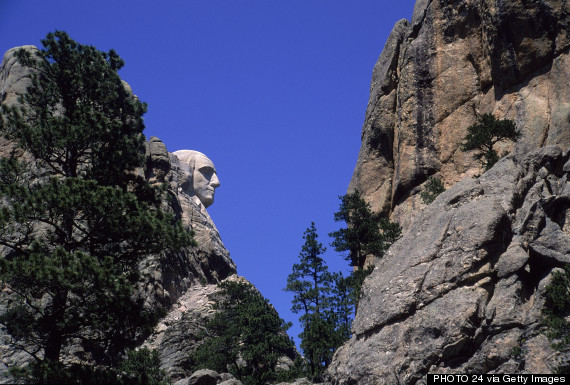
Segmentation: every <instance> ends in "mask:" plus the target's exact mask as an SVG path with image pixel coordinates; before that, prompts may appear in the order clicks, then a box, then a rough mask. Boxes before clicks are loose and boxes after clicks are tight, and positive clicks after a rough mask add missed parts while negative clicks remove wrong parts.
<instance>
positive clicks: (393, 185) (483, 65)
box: [349, 0, 570, 228]
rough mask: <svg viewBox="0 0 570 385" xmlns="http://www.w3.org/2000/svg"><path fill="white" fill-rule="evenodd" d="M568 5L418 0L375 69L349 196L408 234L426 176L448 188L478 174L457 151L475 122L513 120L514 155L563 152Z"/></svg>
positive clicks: (568, 103) (568, 140) (568, 112)
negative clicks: (481, 117)
mask: <svg viewBox="0 0 570 385" xmlns="http://www.w3.org/2000/svg"><path fill="white" fill-rule="evenodd" d="M568 11H569V9H568V2H567V1H566V0H549V1H546V0H535V1H515V0H500V1H490V0H484V1H479V0H461V1H460V0H454V1H447V0H445V1H444V0H418V1H417V2H416V6H415V9H414V13H413V17H412V21H411V22H408V21H407V20H401V21H399V22H398V23H396V25H395V27H394V29H393V31H392V33H391V35H390V37H389V38H388V41H387V42H386V45H385V47H384V50H383V51H382V54H381V55H380V57H379V59H378V62H377V63H376V65H375V67H374V70H373V74H372V82H371V87H370V100H369V103H368V108H367V110H366V116H365V120H364V125H363V129H362V147H361V149H360V154H359V156H358V161H357V164H356V167H355V170H354V174H353V176H352V179H351V182H350V185H349V191H351V190H354V189H358V190H359V191H360V192H361V193H362V195H363V196H364V197H365V199H366V200H367V201H368V202H370V203H371V205H372V208H373V210H375V211H377V212H378V211H383V212H385V213H390V214H391V216H392V219H394V220H396V221H398V222H399V223H400V224H401V225H402V226H403V227H404V228H407V227H408V226H409V225H410V224H411V222H412V220H413V218H414V216H415V215H416V214H415V213H416V212H417V211H418V210H419V209H420V208H422V207H423V205H422V203H421V201H420V200H419V199H418V195H417V193H418V192H419V191H420V190H421V186H422V184H423V183H424V182H425V181H426V180H427V178H428V177H429V176H431V175H439V176H440V177H442V179H443V181H444V183H445V185H446V186H447V187H448V186H451V185H453V184H454V183H456V182H458V181H460V180H461V179H463V178H464V177H466V176H473V175H475V174H477V173H478V172H479V171H480V170H479V167H480V165H479V164H478V162H477V161H476V160H474V159H473V157H472V154H470V153H464V152H462V151H460V150H459V148H458V147H459V142H460V141H461V139H462V138H463V137H464V136H465V134H466V129H467V127H468V126H470V125H471V124H473V123H475V121H476V117H477V115H478V114H484V113H493V114H494V115H495V116H497V117H498V118H500V119H505V118H506V119H511V120H514V121H515V122H516V125H517V128H518V129H520V130H521V131H522V138H521V139H520V140H519V141H518V143H517V144H516V146H513V145H512V144H508V143H505V144H500V145H499V147H500V148H499V153H502V152H503V151H510V152H513V151H514V152H515V153H517V154H523V153H527V152H528V151H530V150H532V149H534V148H537V147H541V146H544V145H562V146H563V147H566V146H568V145H570V129H569V126H570V94H569V89H570V87H569V83H568V79H569V78H570V73H569V72H570V59H569V55H568V50H569V47H570V37H569V36H568V31H570V27H569V25H568V23H569V20H570V18H569V17H568Z"/></svg>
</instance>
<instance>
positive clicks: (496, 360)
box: [328, 146, 570, 385]
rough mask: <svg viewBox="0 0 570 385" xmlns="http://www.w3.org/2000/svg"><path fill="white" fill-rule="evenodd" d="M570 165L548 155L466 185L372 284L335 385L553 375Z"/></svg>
mask: <svg viewBox="0 0 570 385" xmlns="http://www.w3.org/2000/svg"><path fill="white" fill-rule="evenodd" d="M569 173H570V156H569V154H568V152H563V151H562V150H561V149H560V148H559V147H555V146H547V147H544V148H541V149H537V150H534V151H532V152H531V153H530V154H528V155H527V156H520V157H519V156H518V155H510V156H508V157H506V158H503V159H502V160H501V161H500V162H499V163H497V164H496V165H495V166H494V167H493V168H492V169H491V170H490V171H488V172H486V173H484V174H483V175H482V176H481V177H480V178H478V179H472V178H465V179H464V180H462V181H460V182H459V183H457V184H455V185H454V186H453V187H451V188H450V189H449V190H447V191H445V192H444V193H442V194H441V195H440V196H439V197H438V198H437V199H436V200H435V202H434V203H432V204H431V205H429V206H428V207H427V208H426V209H425V210H424V211H423V212H422V213H421V214H419V215H418V217H417V218H416V220H415V221H414V222H413V224H412V225H411V226H410V227H409V230H408V231H407V233H406V234H405V235H404V236H403V237H402V238H401V239H400V240H399V241H398V242H396V243H395V244H394V245H393V246H392V247H391V248H390V249H389V251H388V253H387V254H386V255H385V256H384V258H382V259H381V260H380V261H377V263H376V268H375V270H374V272H373V273H372V275H371V276H370V277H369V278H368V279H367V280H366V281H365V283H364V286H363V296H362V299H361V302H360V305H359V310H358V314H357V317H356V319H355V321H354V323H353V332H354V335H353V337H352V338H351V340H350V341H349V342H348V343H347V344H346V345H344V346H343V347H342V348H340V349H339V350H338V351H337V353H336V354H335V358H334V360H333V364H332V365H331V366H330V368H329V372H328V376H329V378H328V380H329V383H332V384H359V385H363V384H370V385H372V384H374V385H377V384H392V383H394V384H395V383H399V384H415V383H422V380H424V381H425V374H427V373H428V372H429V373H445V374H450V373H524V372H526V373H550V372H551V371H552V370H553V369H554V368H555V367H556V366H557V365H559V364H560V363H561V362H562V361H568V360H570V356H560V354H559V353H558V352H557V351H555V350H553V349H552V348H551V342H550V341H549V340H548V339H547V338H546V336H545V335H544V334H543V333H541V317H542V313H541V311H542V308H543V305H544V290H545V286H546V285H547V284H548V282H549V280H550V278H551V273H552V271H553V269H556V268H558V267H562V266H563V265H564V264H565V263H568V262H570V210H569V208H570V182H569V180H568V179H569V176H570V175H569Z"/></svg>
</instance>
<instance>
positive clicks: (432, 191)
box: [420, 176, 445, 205]
mask: <svg viewBox="0 0 570 385" xmlns="http://www.w3.org/2000/svg"><path fill="white" fill-rule="evenodd" d="M444 191H445V186H444V185H443V182H442V181H441V179H440V178H438V177H435V176H430V177H429V178H428V180H427V182H426V184H425V187H424V190H423V191H422V192H420V198H422V201H423V202H424V203H425V204H426V205H429V204H430V203H432V202H433V201H434V200H435V198H437V196H438V195H439V194H441V193H442V192H444Z"/></svg>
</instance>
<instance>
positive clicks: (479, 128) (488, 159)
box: [460, 114, 521, 171]
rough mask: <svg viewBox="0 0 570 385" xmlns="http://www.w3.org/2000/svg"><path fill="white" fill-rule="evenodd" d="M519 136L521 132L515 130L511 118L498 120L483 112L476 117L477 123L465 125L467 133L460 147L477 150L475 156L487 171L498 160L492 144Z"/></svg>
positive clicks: (515, 138) (465, 149)
mask: <svg viewBox="0 0 570 385" xmlns="http://www.w3.org/2000/svg"><path fill="white" fill-rule="evenodd" d="M520 136H521V133H520V131H517V128H516V126H515V122H513V121H512V120H508V119H505V120H498V119H497V118H495V117H494V116H493V115H491V114H483V115H481V116H480V117H479V118H478V119H477V123H475V124H473V125H471V126H469V127H467V135H465V138H463V142H462V143H461V144H460V148H461V150H463V151H471V150H477V152H476V153H475V158H476V159H478V160H479V161H480V162H481V163H482V164H483V168H484V170H485V171H487V170H489V169H490V168H491V167H493V165H494V164H495V163H497V162H498V160H499V155H498V154H497V152H496V151H495V150H494V149H493V146H494V145H495V144H496V143H498V142H500V141H502V140H513V141H516V140H517V139H518V138H519V137H520Z"/></svg>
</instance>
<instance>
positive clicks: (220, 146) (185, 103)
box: [0, 0, 415, 337]
mask: <svg viewBox="0 0 570 385" xmlns="http://www.w3.org/2000/svg"><path fill="white" fill-rule="evenodd" d="M414 3H415V0H376V1H373V0H362V1H359V0H356V1H350V2H349V1H346V0H345V1H338V0H287V1H285V0H281V1H277V0H258V1H253V0H243V1H240V0H224V1H222V0H202V1H193V0H164V1H162V2H157V1H149V0H137V1H131V0H113V1H109V0H97V1H88V0H50V1H46V0H0V51H2V52H4V51H6V50H8V49H9V48H12V47H14V46H19V45H24V44H33V45H37V46H39V45H40V39H42V38H44V37H45V35H46V34H47V33H48V32H51V31H54V30H56V29H59V30H64V31H66V32H68V33H69V34H70V36H71V37H72V38H73V39H75V40H76V41H78V42H80V43H82V44H90V45H94V46H96V47H97V48H99V49H100V50H103V51H107V50H109V49H111V48H114V49H115V50H116V51H117V52H118V54H119V55H120V56H121V57H122V58H123V59H124V60H125V62H126V65H125V67H124V68H123V69H122V70H121V71H120V75H121V76H122V78H123V79H124V80H126V81H127V82H128V83H129V84H130V85H131V87H132V88H133V90H134V92H135V94H137V95H138V96H139V98H140V99H141V100H143V101H145V102H147V103H148V105H149V110H148V113H147V114H146V115H145V124H146V131H145V133H146V135H147V137H150V136H157V137H159V138H160V139H162V140H163V141H164V143H165V144H166V146H167V148H168V150H169V151H171V152H173V151H176V150H181V149H191V150H198V151H201V152H203V153H205V154H206V155H208V156H209V157H210V159H212V160H213V162H214V164H215V165H216V168H217V170H218V175H219V178H220V181H221V187H220V188H219V189H218V190H217V191H216V201H215V203H214V205H213V206H211V207H210V208H209V212H210V215H211V216H212V218H213V220H214V222H215V223H216V226H217V227H218V230H219V231H220V233H221V236H222V240H223V241H224V243H225V245H226V247H227V248H228V250H229V251H230V253H231V256H232V258H233V260H234V261H235V262H236V264H237V267H238V273H239V274H240V275H242V276H245V277H246V278H247V279H248V280H250V281H251V282H252V283H254V284H255V285H256V286H257V288H258V289H259V290H260V291H261V292H262V293H263V295H264V296H265V297H267V298H268V299H269V300H270V301H271V303H272V304H273V305H274V306H275V307H276V308H277V310H278V311H279V313H280V315H281V316H282V317H283V318H284V319H285V320H287V321H292V322H296V320H297V316H296V315H295V314H292V313H291V312H290V310H289V309H290V305H291V303H290V301H291V299H292V296H291V295H290V293H286V292H284V291H283V290H282V289H283V288H284V287H285V285H286V279H287V275H288V274H289V273H290V272H291V266H292V265H293V263H295V262H296V261H297V257H298V254H299V252H300V249H301V246H302V244H303V239H302V235H303V232H304V231H305V229H306V228H307V227H308V226H309V225H310V223H311V221H314V222H315V223H316V226H317V230H318V231H319V234H320V240H321V242H323V243H324V244H325V245H327V246H328V244H329V242H330V239H329V237H328V235H327V234H328V233H329V232H331V231H333V230H337V229H338V228H340V226H341V224H339V223H335V222H334V221H333V213H334V212H335V211H337V209H338V204H339V200H338V196H339V195H343V194H344V193H345V192H346V188H347V187H348V183H349V181H350V177H351V175H352V171H353V169H354V165H355V163H356V158H357V155H358V150H359V147H360V132H361V127H362V123H363V120H364V112H365V110H366V105H367V103H368V94H369V87H370V77H371V74H372V68H373V66H374V63H375V62H376V60H377V58H378V56H379V55H380V52H381V51H382V48H383V47H384V44H385V42H386V39H387V37H388V34H389V33H390V31H391V30H392V27H393V25H394V24H395V23H396V21H398V20H399V19H402V18H407V19H410V18H411V16H412V11H413V6H414ZM326 259H327V262H328V263H329V266H330V268H331V270H333V271H339V270H342V271H344V272H348V271H349V268H348V265H347V263H346V262H345V260H344V259H343V258H342V256H340V255H338V254H337V253H336V252H334V250H332V248H331V247H329V250H328V251H327V253H326ZM299 332H300V329H299V328H298V326H294V327H293V328H292V329H290V333H289V334H290V335H291V336H295V337H296V336H297V334H299Z"/></svg>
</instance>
